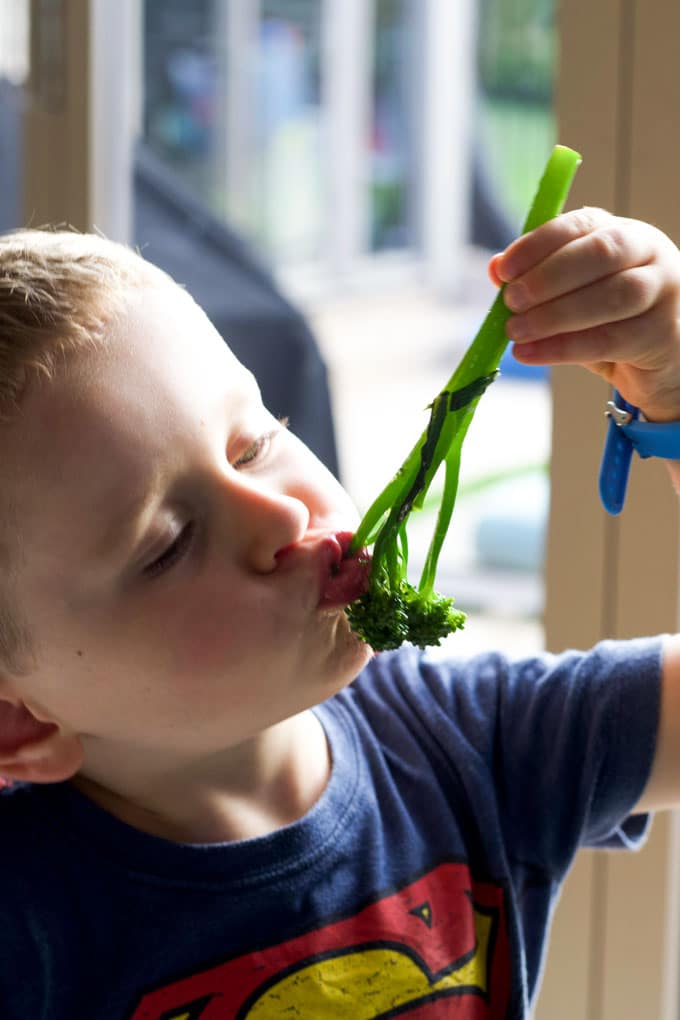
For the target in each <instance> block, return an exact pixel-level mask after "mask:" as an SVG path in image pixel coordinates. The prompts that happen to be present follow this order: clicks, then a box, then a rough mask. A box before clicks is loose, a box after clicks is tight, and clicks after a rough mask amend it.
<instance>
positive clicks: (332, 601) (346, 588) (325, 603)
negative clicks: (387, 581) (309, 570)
mask: <svg viewBox="0 0 680 1020" xmlns="http://www.w3.org/2000/svg"><path fill="white" fill-rule="evenodd" d="M332 539H333V545H334V549H333V559H332V561H331V563H330V569H328V570H327V571H325V572H324V573H325V577H324V579H322V587H321V595H320V598H319V606H320V607H321V608H323V609H332V608H335V607H339V606H348V605H349V604H350V602H354V601H355V599H358V598H359V596H360V595H363V594H364V592H365V591H366V590H367V589H368V578H369V575H370V572H371V558H370V556H369V554H368V553H367V552H366V550H365V549H362V550H360V551H359V552H358V553H355V554H354V555H352V556H349V555H348V553H349V547H350V543H351V541H352V534H351V532H339V533H338V534H336V535H333V536H332Z"/></svg>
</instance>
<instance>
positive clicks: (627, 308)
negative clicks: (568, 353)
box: [507, 265, 662, 342]
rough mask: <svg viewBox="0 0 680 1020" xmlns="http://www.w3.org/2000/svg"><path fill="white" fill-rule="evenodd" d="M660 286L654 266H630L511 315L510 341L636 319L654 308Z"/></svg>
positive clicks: (538, 337) (572, 331) (523, 340)
mask: <svg viewBox="0 0 680 1020" xmlns="http://www.w3.org/2000/svg"><path fill="white" fill-rule="evenodd" d="M661 288H662V280H661V276H660V274H659V273H658V271H657V269H656V267H655V266H653V265H647V266H638V267H636V268H635V269H627V270H624V271H623V272H621V273H615V274H614V275H613V276H607V277H605V278H604V279H603V280H598V281H596V282H595V283H592V284H590V285H589V286H587V287H581V288H579V289H578V290H574V291H571V292H570V293H569V294H565V295H563V296H562V297H558V298H555V299H554V300H553V301H548V302H546V303H545V304H543V305H539V306H538V307H536V308H531V309H530V310H529V311H528V312H524V313H522V314H521V315H512V316H511V317H510V318H509V319H508V323H507V334H508V337H509V338H510V339H511V340H514V341H519V342H527V341H532V340H540V339H542V338H544V337H549V336H555V335H557V334H562V333H574V332H576V331H582V330H587V329H592V328H593V327H595V326H603V325H606V324H607V323H613V322H620V321H622V320H624V319H629V318H634V317H637V316H639V315H642V314H644V313H645V312H647V311H649V309H650V308H652V307H653V305H654V304H655V303H656V301H657V299H658V298H659V296H660V293H661Z"/></svg>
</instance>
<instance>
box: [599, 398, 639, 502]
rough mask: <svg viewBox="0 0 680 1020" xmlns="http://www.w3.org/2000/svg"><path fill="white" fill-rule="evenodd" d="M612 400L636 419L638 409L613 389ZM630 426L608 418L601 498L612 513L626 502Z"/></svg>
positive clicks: (603, 455)
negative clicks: (628, 432)
mask: <svg viewBox="0 0 680 1020" xmlns="http://www.w3.org/2000/svg"><path fill="white" fill-rule="evenodd" d="M614 403H615V404H616V406H617V407H619V408H621V410H623V411H627V412H628V413H629V414H631V415H632V416H633V419H634V420H637V418H638V416H639V414H640V411H639V409H638V408H637V407H635V406H634V405H633V404H629V403H628V401H626V400H624V399H623V397H622V396H621V394H620V393H618V392H617V391H616V390H614ZM629 427H630V426H626V425H617V424H616V422H615V421H614V419H613V418H610V420H609V427H608V429H607V438H606V439H605V444H604V452H603V454H602V463H601V465H600V481H599V487H600V499H601V500H602V505H603V506H604V508H605V510H606V511H607V513H609V514H612V515H613V516H616V515H617V514H620V513H621V511H622V510H623V504H624V503H625V501H626V489H627V487H628V475H629V474H630V459H631V457H632V456H633V443H632V440H631V439H630V437H629V436H628V434H627V430H628V428H629Z"/></svg>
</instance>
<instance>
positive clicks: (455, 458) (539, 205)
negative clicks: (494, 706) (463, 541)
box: [351, 145, 581, 586]
mask: <svg viewBox="0 0 680 1020" xmlns="http://www.w3.org/2000/svg"><path fill="white" fill-rule="evenodd" d="M580 163H581V157H580V155H579V154H578V153H577V152H574V150H573V149H569V148H567V147H566V146H563V145H556V146H555V147H554V149H553V151H552V153H551V155H550V158H549V159H548V162H547V164H546V168H545V170H544V173H543V176H542V178H541V180H540V182H539V185H538V189H537V192H536V196H535V198H534V200H533V203H532V205H531V208H530V210H529V213H528V215H527V218H526V221H525V223H524V226H523V229H522V233H527V232H528V231H530V230H533V229H535V228H536V227H538V226H540V225H541V224H542V223H545V222H546V221H547V220H549V219H552V218H553V217H554V216H557V215H558V214H559V213H560V212H561V211H562V208H563V206H564V203H565V201H566V198H567V195H568V193H569V188H570V187H571V183H572V181H573V179H574V175H575V173H576V170H577V169H578V167H579V165H580ZM504 289H505V288H504V287H502V288H501V289H500V291H499V293H498V294H497V296H496V299H495V301H494V302H493V304H492V306H491V308H490V310H489V312H488V314H487V316H486V318H485V319H484V322H483V323H482V325H481V327H480V329H479V331H478V333H477V335H476V336H475V338H474V340H473V341H472V343H471V344H470V346H469V348H468V349H467V351H466V352H465V354H464V356H463V358H462V359H461V361H460V363H459V365H458V367H457V368H456V370H455V371H454V373H453V375H452V376H451V377H450V379H449V381H448V383H447V384H446V386H445V387H444V389H443V390H442V391H441V393H440V394H438V397H439V396H441V395H442V394H444V393H446V392H449V393H451V392H453V391H455V390H461V389H463V388H464V387H466V386H468V385H471V384H473V383H474V382H475V380H478V379H480V378H482V377H483V376H490V375H492V374H493V373H494V372H495V371H496V370H497V368H498V365H499V362H500V360H501V358H502V356H503V352H504V351H505V348H506V347H507V345H508V342H509V341H508V338H507V336H506V331H505V326H506V323H507V321H508V319H509V317H510V315H511V313H510V311H509V310H508V309H507V308H506V306H505V303H504V299H503V291H504ZM480 396H481V393H480V395H479V396H477V397H475V398H474V399H472V400H471V401H470V402H469V403H467V404H466V405H465V406H463V407H461V408H459V409H457V410H453V411H450V412H449V413H448V414H447V416H446V418H445V420H444V423H443V426H442V429H441V433H440V435H439V439H438V441H437V443H436V449H435V453H434V456H433V457H432V458H431V460H430V462H429V464H428V466H427V469H426V471H425V475H424V478H423V479H422V486H421V494H420V497H419V503H420V504H422V499H423V498H424V496H425V493H426V492H427V489H428V488H429V485H430V483H431V481H432V479H433V478H434V475H435V474H436V471H437V469H438V467H439V466H440V464H441V463H442V461H444V460H446V462H447V480H446V482H445V486H444V496H443V497H442V503H441V507H440V511H439V515H438V518H437V524H436V526H435V531H434V535H433V538H432V542H431V545H430V549H429V551H428V555H427V559H426V563H425V568H424V570H423V575H422V578H421V586H422V585H432V584H433V583H434V574H435V570H436V565H437V561H438V558H439V554H440V552H441V546H442V543H443V541H444V537H445V535H446V531H447V529H448V525H449V522H450V519H451V514H452V512H453V506H454V503H455V499H456V490H457V483H458V467H459V463H460V455H461V448H462V445H463V440H464V438H465V435H466V433H467V430H468V428H469V425H470V422H471V420H472V416H473V414H474V411H475V408H476V406H477V403H478V402H479V398H480ZM436 399H437V398H435V402H436ZM427 436H428V431H427V429H426V430H425V432H423V434H422V435H421V436H420V438H419V439H418V441H417V443H416V445H415V446H414V447H413V449H412V450H411V452H410V453H409V455H408V457H407V458H406V460H405V461H404V463H403V464H402V466H401V467H400V468H399V470H398V471H397V473H396V475H395V476H394V477H393V478H392V480H391V481H390V482H389V483H388V484H387V485H386V486H385V488H384V489H383V490H382V492H381V493H380V494H379V495H378V496H377V498H376V499H375V500H374V501H373V503H372V504H371V506H370V507H369V509H368V510H367V511H366V513H365V514H364V517H363V519H362V521H361V524H360V525H359V528H358V530H357V532H356V534H355V536H354V539H353V541H352V545H351V552H356V551H358V550H359V549H360V548H362V547H363V546H365V545H367V544H370V542H371V541H373V540H374V539H375V532H376V529H377V528H378V526H379V524H380V522H381V521H382V520H383V518H384V517H385V515H386V514H388V515H389V517H388V525H386V529H387V530H389V531H392V529H393V528H394V526H395V524H396V520H395V513H394V512H392V513H391V512H390V511H394V507H395V503H397V501H398V500H399V499H400V497H402V498H403V494H405V493H408V492H409V491H410V490H411V488H412V486H413V484H414V482H415V480H416V478H418V472H419V470H422V464H421V451H422V449H423V446H424V444H425V442H426V439H427ZM380 537H381V538H382V537H383V536H382V535H381V536H380ZM380 544H382V543H380ZM376 552H377V546H376Z"/></svg>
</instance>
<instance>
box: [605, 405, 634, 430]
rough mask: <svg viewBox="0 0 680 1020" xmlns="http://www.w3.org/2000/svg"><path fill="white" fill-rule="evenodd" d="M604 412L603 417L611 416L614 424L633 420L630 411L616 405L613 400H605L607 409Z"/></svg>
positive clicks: (622, 423) (627, 422)
mask: <svg viewBox="0 0 680 1020" xmlns="http://www.w3.org/2000/svg"><path fill="white" fill-rule="evenodd" d="M604 413H605V417H607V418H611V419H612V421H613V422H614V424H615V425H628V424H629V423H630V422H631V421H632V420H633V415H632V414H631V413H630V411H624V410H623V408H622V407H617V406H616V404H615V403H614V401H613V400H608V401H607V410H606V411H605V412H604Z"/></svg>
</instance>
